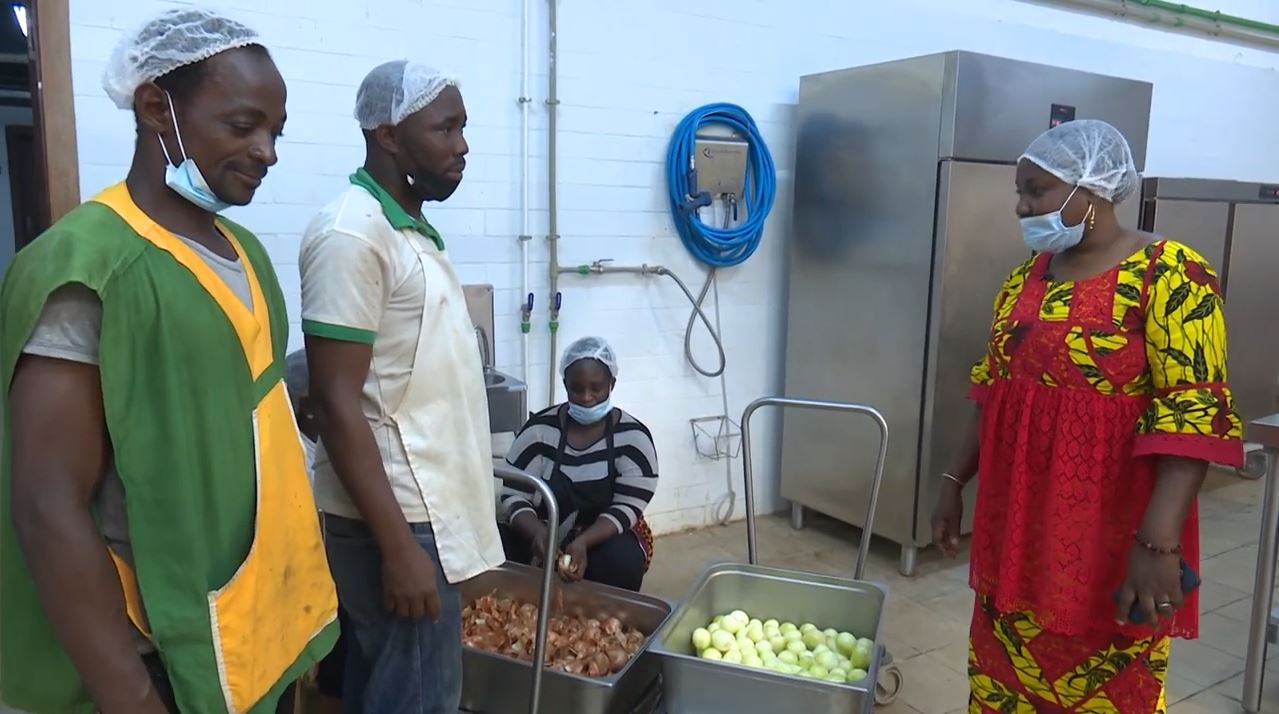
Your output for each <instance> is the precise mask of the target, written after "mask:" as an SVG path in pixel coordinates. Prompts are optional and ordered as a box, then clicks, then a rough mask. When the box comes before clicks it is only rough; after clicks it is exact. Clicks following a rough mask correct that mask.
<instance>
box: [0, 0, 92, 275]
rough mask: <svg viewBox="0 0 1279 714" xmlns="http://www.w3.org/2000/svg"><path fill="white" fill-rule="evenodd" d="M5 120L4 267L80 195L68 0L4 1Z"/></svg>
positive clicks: (0, 3)
mask: <svg viewBox="0 0 1279 714" xmlns="http://www.w3.org/2000/svg"><path fill="white" fill-rule="evenodd" d="M0 127H3V132H2V134H3V137H4V141H3V144H0V272H2V271H3V270H4V269H5V268H7V267H8V264H9V261H10V260H12V259H13V256H14V254H16V253H17V252H18V251H19V250H21V249H22V248H23V247H25V246H27V245H29V244H30V243H31V241H33V240H35V238H36V236H38V235H40V233H42V232H44V230H45V229H47V228H48V227H49V226H50V225H52V224H53V222H54V221H55V220H57V219H58V218H60V217H61V216H62V215H63V214H64V213H66V212H67V211H69V210H71V209H72V208H74V207H75V206H76V205H78V204H79V202H80V187H79V183H80V178H79V175H80V172H79V169H78V158H77V155H76V144H75V108H74V105H73V102H72V92H71V46H70V8H69V7H68V0H0ZM4 183H7V184H8V186H7V190H5V189H6V187H5V186H4V185H3V184H4Z"/></svg>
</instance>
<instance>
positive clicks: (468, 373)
mask: <svg viewBox="0 0 1279 714" xmlns="http://www.w3.org/2000/svg"><path fill="white" fill-rule="evenodd" d="M411 243H412V245H413V249H414V251H416V253H417V259H418V262H419V263H420V264H421V266H422V284H423V288H422V289H423V300H422V323H421V327H420V328H419V333H418V339H417V351H416V353H415V355H414V358H413V370H412V373H411V375H410V377H409V384H408V387H407V388H406V389H405V391H404V397H403V399H402V400H401V401H400V404H399V405H398V406H397V407H396V408H395V409H394V410H393V411H392V412H391V413H390V414H389V415H388V419H389V421H391V423H392V424H394V425H395V428H396V429H397V430H398V431H399V433H400V439H401V440H402V441H403V442H404V451H405V452H406V453H407V454H408V461H409V468H410V469H411V470H412V472H413V479H414V480H415V481H416V482H417V486H418V489H419V490H420V491H421V493H422V500H423V501H424V502H425V503H426V508H427V511H428V512H429V513H430V516H431V528H432V530H433V531H434V533H435V543H436V547H437V548H438V549H439V554H440V566H441V567H442V568H443V569H444V575H445V577H447V578H448V581H449V582H450V583H455V584H456V583H459V582H461V581H463V580H467V579H470V578H473V577H475V576H476V575H479V574H480V573H482V572H484V571H486V570H489V569H492V568H495V567H497V566H499V565H501V564H502V563H503V562H505V560H506V555H505V553H504V552H503V550H502V540H501V537H500V536H499V534H498V530H497V513H496V510H495V508H494V504H495V502H496V501H495V498H496V494H495V492H494V488H493V483H494V482H493V462H492V457H491V450H492V446H491V437H490V435H489V414H488V397H487V395H486V393H485V389H484V374H483V370H482V368H481V366H480V358H479V354H478V352H477V351H476V349H475V332H474V328H473V327H472V326H471V318H470V315H469V313H468V312H467V310H466V299H465V297H464V296H463V293H462V285H461V283H460V282H459V281H458V278H457V273H455V272H454V270H453V266H452V265H451V264H450V263H449V261H448V256H447V254H446V253H445V252H443V251H440V250H436V249H435V247H434V245H433V244H432V245H429V246H428V243H427V241H426V240H425V239H424V238H423V237H419V236H414V240H412V241H411Z"/></svg>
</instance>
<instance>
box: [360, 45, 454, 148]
mask: <svg viewBox="0 0 1279 714" xmlns="http://www.w3.org/2000/svg"><path fill="white" fill-rule="evenodd" d="M456 86H457V79H455V78H454V77H452V76H451V75H448V74H445V73H443V72H441V71H439V70H438V69H435V68H434V67H428V66H426V65H424V64H419V63H417V62H409V61H408V60H395V61H394V62H387V63H385V64H381V65H378V66H377V67H374V68H373V71H372V72H369V74H368V76H367V77H365V78H364V81H363V82H361V83H360V88H359V90H358V91H357V92H356V93H355V119H356V121H358V122H360V128H361V129H364V130H365V131H373V130H374V129H376V128H378V127H379V126H383V125H385V124H389V125H391V126H395V125H397V124H399V123H400V122H402V121H404V119H405V118H406V117H408V116H409V115H411V114H413V113H415V112H417V111H419V110H421V109H422V108H423V107H425V106H426V105H428V104H430V103H431V102H433V101H435V98H436V97H438V96H440V92H443V91H444V88H445V87H456Z"/></svg>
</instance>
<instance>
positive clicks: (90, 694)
mask: <svg viewBox="0 0 1279 714" xmlns="http://www.w3.org/2000/svg"><path fill="white" fill-rule="evenodd" d="M104 85H105V88H106V90H107V93H108V94H109V95H110V96H111V98H112V100H113V101H114V102H115V103H116V105H117V106H119V107H120V108H122V109H129V110H131V111H132V112H133V115H134V117H135V120H136V125H137V145H136V148H135V152H134V157H133V163H132V166H131V168H130V170H129V173H128V176H127V178H126V179H125V181H123V182H122V183H119V184H116V185H115V186H112V187H110V188H108V189H106V190H105V191H103V192H102V193H100V194H99V195H97V196H96V197H95V198H93V199H92V200H90V201H88V202H87V203H85V204H83V205H81V206H79V207H78V208H76V209H74V210H73V211H71V212H70V213H69V214H67V215H66V216H65V217H64V218H62V219H61V220H60V221H58V222H57V223H56V224H55V225H54V226H53V227H52V228H50V229H49V230H48V231H47V232H45V233H44V234H43V235H42V236H41V237H40V238H38V239H37V240H36V241H35V242H33V243H32V244H31V245H30V246H29V247H28V248H26V249H25V250H23V251H22V252H21V253H20V254H19V255H18V256H17V258H16V259H15V260H14V262H13V264H12V266H11V267H10V269H9V272H8V274H7V276H6V278H5V282H4V285H3V288H2V289H0V378H3V380H4V386H5V390H4V392H3V394H4V423H5V425H6V426H5V431H4V445H3V468H2V469H0V479H2V481H3V483H0V499H3V503H0V695H2V698H3V701H4V703H5V704H6V705H7V706H11V707H16V708H18V709H22V710H26V711H32V712H39V713H40V714H64V713H65V714H79V713H80V712H85V713H86V714H88V713H90V712H102V713H103V714H114V713H116V712H122V713H123V712H127V713H129V714H165V713H166V712H178V711H181V712H190V713H199V714H205V713H206V712H235V713H239V712H252V713H254V714H259V713H269V712H274V711H276V708H277V705H278V702H279V700H280V699H281V696H282V694H284V693H285V691H286V690H288V689H289V686H290V683H291V682H293V681H294V680H296V679H297V678H298V676H299V675H301V674H302V673H303V672H305V671H306V670H308V669H309V668H310V667H312V666H313V665H314V664H315V663H316V662H317V661H318V660H319V659H320V658H321V657H322V656H323V655H324V654H325V653H326V652H327V651H328V650H329V649H330V648H331V647H332V646H333V642H334V640H335V639H336V636H337V626H336V623H335V620H336V612H337V599H336V593H335V590H334V586H333V582H332V580H331V579H330V577H329V574H328V569H327V564H326V561H325V556H324V550H323V545H322V541H321V537H320V529H319V524H318V522H317V519H316V516H315V512H316V509H315V503H314V500H313V498H312V496H311V491H310V488H309V484H308V481H307V475H306V465H305V456H304V454H303V450H302V445H301V442H300V441H299V435H298V428H297V425H296V423H295V421H294V417H293V412H292V408H291V404H290V401H289V396H288V394H287V391H286V389H285V386H284V382H283V374H284V366H283V365H284V359H285V348H286V340H287V336H288V319H287V316H286V315H285V308H284V300H283V296H282V295H281V292H280V287H279V285H278V283H277V281H276V276H275V272H274V271H273V270H272V268H271V264H270V261H269V259H268V257H267V253H266V251H265V249H264V248H263V246H262V245H261V243H259V242H258V240H257V239H256V238H255V237H254V236H253V235H252V234H251V233H249V232H248V231H247V230H245V229H244V228H241V227H240V226H237V225H235V224H234V223H232V222H230V221H227V220H225V219H222V218H220V217H218V215H217V214H218V213H219V212H221V211H222V210H224V209H226V208H227V207H229V206H231V205H246V204H248V203H249V202H250V201H251V200H252V199H253V196H254V193H255V191H256V190H257V188H258V186H259V185H260V183H261V181H262V178H263V177H264V176H265V175H266V172H267V169H268V168H269V167H270V166H272V165H274V164H275V162H276V152H275V142H276V139H277V138H278V137H279V136H280V133H281V130H282V129H283V126H284V119H285V114H284V103H285V87H284V81H283V79H282V78H281V77H280V73H279V72H278V71H277V70H276V68H275V65H274V63H273V62H272V60H271V57H270V55H269V54H268V53H267V51H266V50H265V48H263V46H262V45H261V44H260V41H259V40H258V36H257V34H256V33H254V32H253V31H252V30H250V29H249V28H247V27H245V26H243V25H241V24H239V23H237V22H235V21H233V20H230V19H228V18H225V17H221V16H218V15H215V14H213V13H210V12H207V11H203V10H198V9H191V8H185V9H174V10H169V11H167V12H165V13H163V14H161V15H159V16H157V17H155V18H153V19H151V20H150V21H148V22H146V23H144V24H143V25H142V26H140V27H139V28H138V29H137V30H135V31H133V32H130V33H128V34H126V35H125V37H124V39H123V40H122V41H121V43H120V45H119V46H118V47H117V48H116V51H115V52H114V53H113V55H112V57H111V59H110V61H109V62H108V64H107V70H106V74H105V77H104Z"/></svg>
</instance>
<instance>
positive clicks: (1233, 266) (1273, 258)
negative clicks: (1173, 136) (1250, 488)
mask: <svg viewBox="0 0 1279 714" xmlns="http://www.w3.org/2000/svg"><path fill="white" fill-rule="evenodd" d="M1141 199H1142V213H1141V227H1142V229H1143V230H1147V231H1150V232H1151V233H1157V234H1159V235H1162V236H1165V237H1167V238H1172V239H1174V240H1177V241H1181V242H1182V243H1185V244H1186V245H1189V246H1190V247H1192V248H1194V249H1195V250H1197V251H1198V252H1199V253H1201V254H1202V255H1203V256H1204V257H1205V258H1207V259H1208V262H1209V263H1211V264H1212V265H1213V266H1214V267H1215V268H1216V269H1217V273H1218V275H1219V276H1220V278H1221V287H1222V290H1223V291H1224V292H1225V301H1226V329H1227V330H1228V331H1229V335H1228V339H1229V343H1228V348H1227V349H1228V354H1227V360H1228V362H1227V370H1228V372H1229V375H1228V377H1229V380H1230V386H1231V390H1232V391H1233V393H1234V396H1235V405H1236V407H1237V408H1238V409H1239V413H1240V415H1241V416H1242V417H1243V420H1244V421H1245V422H1248V421H1251V420H1253V419H1260V418H1261V417H1263V416H1267V415H1269V414H1273V413H1275V412H1276V411H1279V388H1277V387H1279V329H1276V327H1275V324H1276V323H1275V318H1274V306H1275V304H1276V302H1279V282H1276V280H1275V269H1276V268H1279V185H1274V184H1259V183H1248V182H1243V181H1217V180H1204V179H1186V178H1148V179H1146V180H1145V181H1144V182H1142V192H1141Z"/></svg>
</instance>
